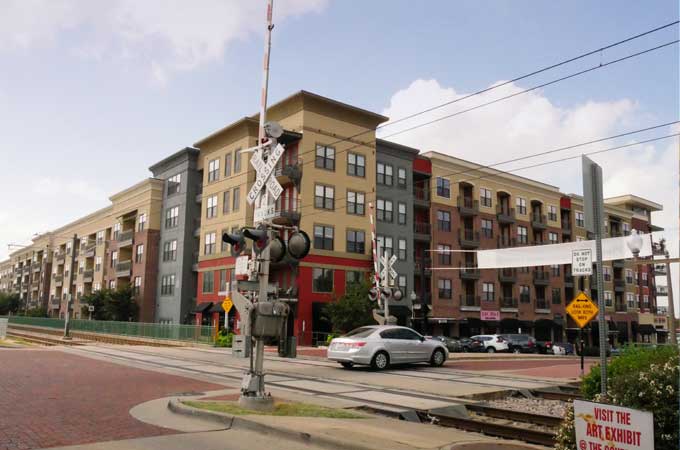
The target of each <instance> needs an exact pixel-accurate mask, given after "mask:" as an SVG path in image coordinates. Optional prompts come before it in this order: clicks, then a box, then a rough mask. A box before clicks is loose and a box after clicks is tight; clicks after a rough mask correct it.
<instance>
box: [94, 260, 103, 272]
mask: <svg viewBox="0 0 680 450" xmlns="http://www.w3.org/2000/svg"><path fill="white" fill-rule="evenodd" d="M101 270H102V257H101V256H95V257H94V271H95V272H99V271H101Z"/></svg>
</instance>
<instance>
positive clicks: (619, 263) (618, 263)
mask: <svg viewBox="0 0 680 450" xmlns="http://www.w3.org/2000/svg"><path fill="white" fill-rule="evenodd" d="M612 267H614V268H615V269H623V268H624V267H626V261H624V260H623V259H615V260H614V261H612Z"/></svg>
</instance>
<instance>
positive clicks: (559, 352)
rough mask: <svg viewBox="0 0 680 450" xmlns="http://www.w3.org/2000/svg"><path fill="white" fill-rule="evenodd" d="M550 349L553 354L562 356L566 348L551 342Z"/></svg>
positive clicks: (565, 352)
mask: <svg viewBox="0 0 680 450" xmlns="http://www.w3.org/2000/svg"><path fill="white" fill-rule="evenodd" d="M552 350H553V354H555V355H559V356H564V355H566V354H567V349H565V348H564V347H562V346H561V345H557V344H553V346H552Z"/></svg>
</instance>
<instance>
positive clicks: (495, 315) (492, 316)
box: [479, 310, 501, 320]
mask: <svg viewBox="0 0 680 450" xmlns="http://www.w3.org/2000/svg"><path fill="white" fill-rule="evenodd" d="M479 318H480V319H481V320H501V312H500V311H484V310H481V311H479Z"/></svg>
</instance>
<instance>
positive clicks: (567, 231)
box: [562, 219, 571, 235]
mask: <svg viewBox="0 0 680 450" xmlns="http://www.w3.org/2000/svg"><path fill="white" fill-rule="evenodd" d="M562 234H563V235H571V223H569V222H567V221H565V220H564V219H562Z"/></svg>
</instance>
